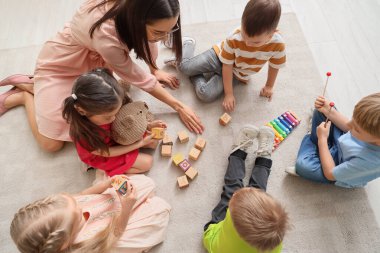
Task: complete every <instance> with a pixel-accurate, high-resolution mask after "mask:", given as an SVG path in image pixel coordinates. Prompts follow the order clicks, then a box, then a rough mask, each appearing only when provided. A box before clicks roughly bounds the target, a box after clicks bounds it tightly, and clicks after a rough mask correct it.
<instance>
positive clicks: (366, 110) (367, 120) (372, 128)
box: [352, 92, 380, 138]
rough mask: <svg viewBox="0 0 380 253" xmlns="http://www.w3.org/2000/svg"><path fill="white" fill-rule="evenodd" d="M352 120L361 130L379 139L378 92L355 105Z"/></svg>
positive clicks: (379, 113)
mask: <svg viewBox="0 0 380 253" xmlns="http://www.w3.org/2000/svg"><path fill="white" fill-rule="evenodd" d="M352 118H353V119H354V120H355V123H356V124H358V125H359V126H360V128H361V129H363V130H364V131H366V132H367V133H369V134H371V135H372V136H375V137H378V138H380V92H378V93H374V94H371V95H369V96H366V97H364V98H362V99H361V100H360V101H359V102H358V103H357V104H356V105H355V109H354V113H353V116H352Z"/></svg>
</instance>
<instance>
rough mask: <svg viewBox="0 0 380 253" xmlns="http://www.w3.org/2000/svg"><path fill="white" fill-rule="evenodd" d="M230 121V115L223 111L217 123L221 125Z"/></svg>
mask: <svg viewBox="0 0 380 253" xmlns="http://www.w3.org/2000/svg"><path fill="white" fill-rule="evenodd" d="M230 121H231V116H230V115H228V113H224V114H223V115H222V116H221V117H220V118H219V124H221V125H222V126H225V125H227V124H228V123H230Z"/></svg>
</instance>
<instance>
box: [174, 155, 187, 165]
mask: <svg viewBox="0 0 380 253" xmlns="http://www.w3.org/2000/svg"><path fill="white" fill-rule="evenodd" d="M172 160H173V163H174V164H175V166H178V165H179V164H180V162H182V161H183V160H185V157H183V155H182V153H177V154H175V155H174V156H173V158H172Z"/></svg>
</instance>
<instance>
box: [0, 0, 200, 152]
mask: <svg viewBox="0 0 380 253" xmlns="http://www.w3.org/2000/svg"><path fill="white" fill-rule="evenodd" d="M168 39H170V40H171V42H172V45H173V46H172V50H173V52H174V53H175V54H176V56H177V57H178V58H181V55H182V46H181V44H182V41H181V22H180V7H179V2H178V0H86V1H85V2H84V4H83V5H82V6H81V7H80V8H79V10H78V11H77V12H76V14H75V15H74V17H73V19H72V20H71V22H70V23H68V24H67V25H66V26H65V28H64V29H63V31H61V32H59V33H58V34H57V35H56V36H55V37H54V38H53V39H51V40H49V41H47V42H46V43H45V45H44V47H43V48H42V51H41V52H40V55H39V57H38V60H37V65H36V70H35V74H34V78H33V80H32V81H33V82H34V84H30V82H31V81H30V79H29V78H28V77H19V76H17V78H10V79H9V78H8V79H4V80H3V81H2V82H0V85H13V86H16V87H17V88H12V90H11V91H9V92H7V93H5V94H3V95H0V113H1V114H2V113H4V112H5V111H6V110H8V109H10V108H12V107H15V106H18V105H24V106H25V108H26V112H27V116H28V120H29V123H30V126H31V129H32V132H33V135H34V136H35V138H36V140H37V142H38V143H39V145H40V146H41V148H43V149H44V150H47V151H50V152H53V151H57V150H59V149H61V148H62V147H63V144H64V142H65V141H70V140H71V139H70V135H69V125H68V124H67V123H66V122H65V120H64V119H63V118H62V107H61V105H62V102H63V100H64V99H65V98H66V97H67V96H69V95H70V94H71V90H72V86H73V83H74V80H75V79H76V78H77V77H78V76H80V75H81V74H83V73H86V72H87V71H90V70H92V69H94V68H98V67H105V66H107V67H108V68H110V69H111V70H112V71H113V72H114V73H116V74H117V75H118V76H119V77H121V78H122V79H123V80H124V81H125V82H127V83H130V84H132V85H134V86H136V87H139V88H141V89H143V90H144V91H146V92H148V93H150V94H151V95H152V96H154V97H155V98H157V99H159V100H161V101H162V102H164V103H166V104H168V105H169V106H170V107H172V108H173V109H174V110H176V111H177V112H178V114H179V116H180V118H181V120H182V121H183V122H184V124H185V125H186V127H187V128H189V130H191V131H194V132H196V133H202V132H203V129H204V127H203V125H202V123H201V121H200V119H199V118H198V116H197V115H196V114H195V113H194V112H193V110H192V109H191V108H189V107H188V106H186V105H185V104H183V103H182V102H181V101H178V100H177V99H176V98H174V97H173V96H172V95H170V93H168V92H167V91H166V90H165V89H164V88H163V86H162V83H164V84H166V85H168V86H169V87H171V88H178V86H179V82H178V80H177V79H176V77H175V76H173V75H170V74H168V73H166V72H164V71H162V70H160V69H158V67H157V65H156V63H155V60H156V58H157V45H156V42H158V41H166V40H168ZM131 50H134V52H135V53H136V57H137V58H138V59H142V60H143V61H145V63H146V64H148V66H149V68H150V72H151V73H147V72H146V71H144V70H143V69H142V68H140V67H139V66H138V65H137V64H135V63H134V62H133V61H132V59H131V57H130V51H131Z"/></svg>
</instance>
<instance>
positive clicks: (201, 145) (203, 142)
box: [195, 137, 206, 151]
mask: <svg viewBox="0 0 380 253" xmlns="http://www.w3.org/2000/svg"><path fill="white" fill-rule="evenodd" d="M205 146H206V140H205V139H203V138H201V137H198V138H197V140H196V141H195V147H196V148H197V149H199V150H200V151H203V149H204V148H205Z"/></svg>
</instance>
